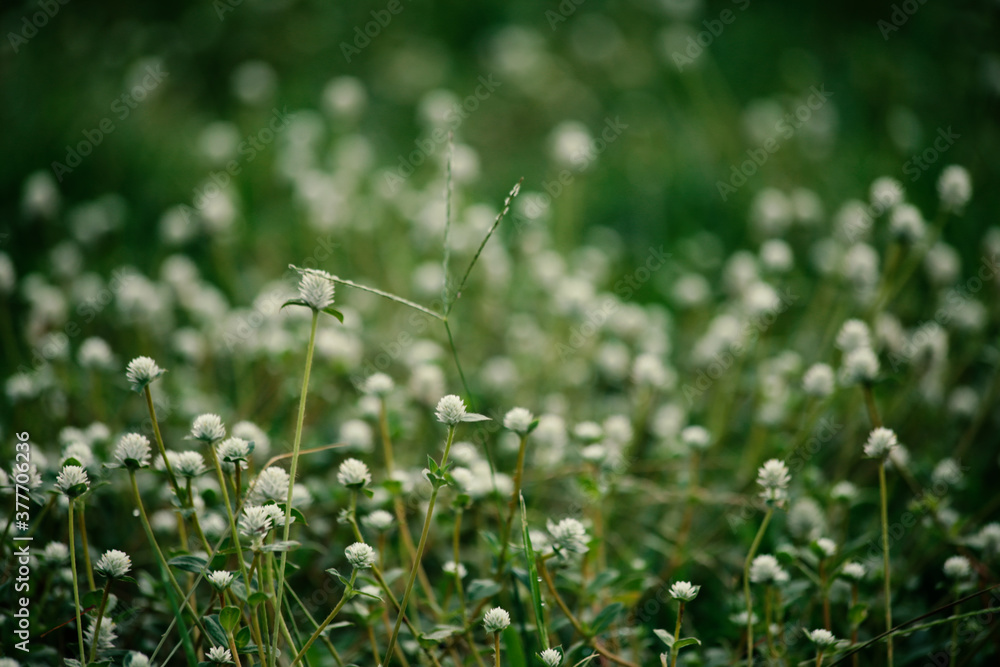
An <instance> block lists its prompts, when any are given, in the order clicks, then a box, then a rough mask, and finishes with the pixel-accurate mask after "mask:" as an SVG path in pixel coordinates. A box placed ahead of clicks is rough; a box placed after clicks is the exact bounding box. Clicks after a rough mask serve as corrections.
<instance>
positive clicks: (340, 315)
mask: <svg viewBox="0 0 1000 667" xmlns="http://www.w3.org/2000/svg"><path fill="white" fill-rule="evenodd" d="M323 312H324V313H326V314H327V315H333V316H334V317H336V318H337V319H338V320H340V323H341V324H343V323H344V314H343V313H342V312H340V311H339V310H335V309H334V308H333V307H332V306H330V307H327V308H324V309H323Z"/></svg>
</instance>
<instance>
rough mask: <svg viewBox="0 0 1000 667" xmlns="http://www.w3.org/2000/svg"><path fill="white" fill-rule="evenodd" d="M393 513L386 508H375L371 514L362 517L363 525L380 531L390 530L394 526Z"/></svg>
mask: <svg viewBox="0 0 1000 667" xmlns="http://www.w3.org/2000/svg"><path fill="white" fill-rule="evenodd" d="M392 522H393V517H392V514H390V513H389V512H386V511H385V510H375V511H374V512H371V513H370V514H367V515H365V516H363V517H361V525H363V526H365V527H366V528H371V529H372V530H377V531H379V532H382V531H385V530H388V529H389V528H390V527H391V526H392Z"/></svg>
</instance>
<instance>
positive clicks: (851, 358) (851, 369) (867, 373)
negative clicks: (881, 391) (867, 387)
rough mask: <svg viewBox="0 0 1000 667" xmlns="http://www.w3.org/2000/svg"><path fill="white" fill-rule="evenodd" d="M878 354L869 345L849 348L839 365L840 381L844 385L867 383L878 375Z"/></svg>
mask: <svg viewBox="0 0 1000 667" xmlns="http://www.w3.org/2000/svg"><path fill="white" fill-rule="evenodd" d="M878 370H879V363H878V356H877V355H876V354H875V352H874V351H873V350H872V349H871V348H870V347H861V348H858V349H856V350H851V351H850V352H848V353H847V354H846V355H845V356H844V361H843V364H842V365H841V367H840V381H841V383H843V384H845V385H851V384H868V383H871V382H873V381H874V380H875V378H876V376H878Z"/></svg>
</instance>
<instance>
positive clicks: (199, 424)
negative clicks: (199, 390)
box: [191, 413, 226, 443]
mask: <svg viewBox="0 0 1000 667" xmlns="http://www.w3.org/2000/svg"><path fill="white" fill-rule="evenodd" d="M225 437H226V427H225V425H224V424H223V423H222V418H221V417H219V415H213V414H211V413H209V414H204V415H199V416H198V417H195V420H194V422H193V423H192V424H191V438H192V439H194V440H201V441H202V442H208V443H212V442H215V441H216V440H222V439H223V438H225Z"/></svg>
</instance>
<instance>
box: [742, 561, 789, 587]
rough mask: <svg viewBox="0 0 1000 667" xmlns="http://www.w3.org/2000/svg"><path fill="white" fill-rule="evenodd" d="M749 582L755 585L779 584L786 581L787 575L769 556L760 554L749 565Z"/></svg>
mask: <svg viewBox="0 0 1000 667" xmlns="http://www.w3.org/2000/svg"><path fill="white" fill-rule="evenodd" d="M750 581H752V582H753V583H755V584H780V583H783V582H785V581H788V573H787V572H785V570H784V569H783V568H782V567H781V565H779V564H778V559H777V558H775V557H774V556H772V555H770V554H762V555H760V556H757V557H756V558H754V559H753V562H751V563H750Z"/></svg>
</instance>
